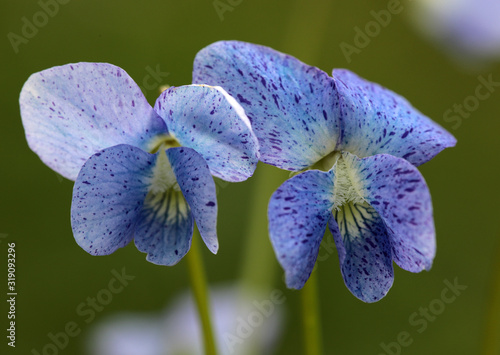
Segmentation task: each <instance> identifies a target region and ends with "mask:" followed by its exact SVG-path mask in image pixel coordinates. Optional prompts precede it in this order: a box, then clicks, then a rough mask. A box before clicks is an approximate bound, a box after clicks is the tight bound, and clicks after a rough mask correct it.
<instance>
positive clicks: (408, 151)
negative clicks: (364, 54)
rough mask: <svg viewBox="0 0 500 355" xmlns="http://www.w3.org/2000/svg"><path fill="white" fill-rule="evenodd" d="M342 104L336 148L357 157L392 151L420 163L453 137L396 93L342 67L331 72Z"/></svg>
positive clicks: (436, 152) (427, 159)
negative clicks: (338, 140)
mask: <svg viewBox="0 0 500 355" xmlns="http://www.w3.org/2000/svg"><path fill="white" fill-rule="evenodd" d="M333 78H334V80H335V83H336V88H337V90H338V93H339V100H340V106H341V108H340V109H341V120H342V121H341V126H342V135H341V144H340V146H339V150H345V151H348V152H351V153H353V154H355V155H357V156H358V157H367V156H371V155H375V154H382V153H386V154H391V155H394V156H396V157H400V158H403V159H406V160H408V161H409V162H410V163H412V164H413V165H416V166H418V165H420V164H423V163H425V162H427V161H429V160H430V159H432V158H433V157H434V156H435V155H436V154H438V153H439V152H440V151H442V150H443V149H444V148H447V147H453V146H454V145H455V143H456V139H455V138H454V137H453V136H452V135H451V134H450V133H448V132H447V131H446V130H445V129H444V128H442V127H441V126H439V125H438V124H437V123H435V122H433V121H432V120H430V119H429V118H428V117H426V116H424V115H423V114H421V113H420V112H419V111H417V110H416V109H415V108H413V107H412V106H411V104H410V103H409V102H408V101H407V100H406V99H404V98H403V97H401V96H399V95H398V94H396V93H394V92H392V91H390V90H388V89H386V88H384V87H382V86H380V85H378V84H375V83H372V82H369V81H367V80H365V79H362V78H360V77H359V76H357V75H356V74H354V73H352V72H350V71H349V70H345V69H336V70H334V71H333Z"/></svg>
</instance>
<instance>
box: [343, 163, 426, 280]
mask: <svg viewBox="0 0 500 355" xmlns="http://www.w3.org/2000/svg"><path fill="white" fill-rule="evenodd" d="M343 157H346V154H345V153H344V155H343ZM346 164H347V165H348V167H349V169H350V170H351V172H352V175H353V176H356V180H357V182H356V186H357V187H358V188H359V193H360V194H361V196H363V197H364V198H365V200H366V201H367V202H368V203H369V204H370V205H371V206H372V207H373V208H374V209H375V210H376V211H377V213H378V214H379V216H380V217H381V218H382V220H383V221H384V223H385V225H386V227H387V233H388V235H389V239H390V241H391V245H392V258H393V260H394V261H395V262H396V263H397V264H398V265H399V266H400V267H401V268H403V269H405V270H408V271H412V272H419V271H422V270H423V269H426V270H429V269H430V268H431V266H432V261H433V259H434V255H435V253H436V240H435V231H434V220H433V217H432V202H431V196H430V193H429V189H428V188H427V184H426V183H425V180H424V178H423V177H422V175H421V174H420V172H419V171H418V169H417V168H415V167H414V166H413V165H411V164H410V163H409V162H408V161H406V160H404V159H401V158H397V157H394V156H392V155H388V154H379V155H375V156H372V157H368V158H364V159H358V158H356V157H354V156H351V158H350V159H346Z"/></svg>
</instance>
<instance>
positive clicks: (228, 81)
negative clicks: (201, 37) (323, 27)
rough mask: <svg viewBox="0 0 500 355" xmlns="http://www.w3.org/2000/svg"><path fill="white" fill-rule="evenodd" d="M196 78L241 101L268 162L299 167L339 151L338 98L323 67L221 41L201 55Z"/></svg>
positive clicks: (195, 69) (258, 48) (309, 164)
mask: <svg viewBox="0 0 500 355" xmlns="http://www.w3.org/2000/svg"><path fill="white" fill-rule="evenodd" d="M193 82H194V83H204V84H209V85H220V86H222V87H223V88H224V89H225V90H227V92H228V93H229V94H230V95H231V96H233V97H234V98H235V99H236V100H238V102H239V103H240V104H241V105H242V106H243V108H244V109H245V112H246V114H247V115H248V117H249V118H250V121H251V122H252V127H253V129H254V131H255V134H256V135H257V137H258V138H259V143H260V152H261V160H262V161H263V162H265V163H267V164H271V165H275V166H277V167H279V168H282V169H287V170H294V171H298V170H302V169H304V168H306V167H309V166H311V165H313V164H314V163H316V162H317V161H319V160H320V159H321V158H323V157H324V156H326V155H327V154H329V153H330V152H332V151H333V150H334V149H335V146H336V143H337V139H338V135H339V132H340V130H339V122H338V111H339V105H338V98H337V95H336V91H335V87H334V86H335V84H334V81H333V79H332V78H331V77H330V76H328V74H326V73H325V72H323V71H321V70H319V69H318V68H315V67H311V66H308V65H306V64H304V63H302V62H300V61H299V60H297V59H295V58H293V57H291V56H289V55H286V54H283V53H280V52H277V51H275V50H273V49H271V48H268V47H264V46H259V45H254V44H250V43H244V42H237V41H228V42H216V43H213V44H211V45H209V46H208V47H206V48H204V49H202V50H201V51H200V52H198V54H197V55H196V58H195V61H194V69H193Z"/></svg>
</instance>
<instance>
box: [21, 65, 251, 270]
mask: <svg viewBox="0 0 500 355" xmlns="http://www.w3.org/2000/svg"><path fill="white" fill-rule="evenodd" d="M20 106H21V116H22V120H23V125H24V128H25V131H26V137H27V140H28V144H29V146H30V147H31V149H32V150H33V151H34V152H35V153H37V154H38V155H39V157H40V158H41V159H42V161H43V162H44V163H45V164H47V165H48V166H49V167H51V168H52V169H53V170H55V171H56V172H58V173H59V174H61V175H63V176H65V177H66V178H68V179H71V180H76V181H75V186H74V189H73V201H72V206H71V225H72V229H73V233H74V236H75V239H76V242H77V243H78V244H79V245H80V246H81V247H82V248H83V249H84V250H86V251H87V252H88V253H90V254H93V255H107V254H110V253H113V252H114V251H115V250H117V249H118V248H121V247H124V246H125V245H127V244H128V243H129V242H130V241H131V240H132V239H134V240H135V245H136V246H137V248H138V249H139V250H140V251H142V252H145V253H147V254H148V255H147V260H148V261H150V262H152V263H155V264H161V265H173V264H175V263H177V262H178V261H179V260H180V259H181V258H182V257H183V256H184V255H185V254H186V253H187V252H188V250H189V248H190V245H191V238H192V235H193V227H194V220H195V221H196V224H197V226H198V229H199V230H200V234H201V237H202V238H203V240H204V242H205V244H206V245H207V247H208V248H209V249H210V250H211V251H212V252H213V253H216V252H217V250H218V241H217V234H216V217H217V200H216V193H215V184H214V181H213V179H212V175H214V176H216V177H219V178H221V179H224V180H226V181H231V182H237V181H242V180H245V179H247V178H248V177H250V176H251V175H252V174H253V171H254V170H255V167H256V164H257V161H258V158H259V153H258V142H257V138H256V137H255V135H254V134H253V132H252V129H251V127H250V123H249V121H248V118H247V117H246V116H245V113H244V111H243V109H242V107H241V106H240V105H239V104H238V103H237V102H236V101H235V100H234V99H233V98H232V97H230V96H229V95H228V94H227V93H226V92H225V91H224V90H223V89H222V88H220V87H210V86H206V85H189V86H181V87H171V88H169V89H168V90H166V91H165V92H163V93H162V94H161V95H160V97H159V98H158V99H157V101H156V104H155V106H154V109H153V108H152V107H151V106H150V105H149V104H148V102H147V101H146V99H145V97H144V95H143V94H142V92H141V91H140V89H139V87H138V86H137V85H136V84H135V82H134V81H133V80H132V79H131V78H130V76H129V75H128V74H127V73H126V72H125V71H124V70H123V69H120V68H118V67H116V66H113V65H110V64H104V63H78V64H68V65H64V66H60V67H54V68H51V69H47V70H44V71H42V72H39V73H35V74H33V75H32V76H31V77H30V78H29V79H28V81H27V82H26V83H25V85H24V87H23V89H22V91H21V96H20Z"/></svg>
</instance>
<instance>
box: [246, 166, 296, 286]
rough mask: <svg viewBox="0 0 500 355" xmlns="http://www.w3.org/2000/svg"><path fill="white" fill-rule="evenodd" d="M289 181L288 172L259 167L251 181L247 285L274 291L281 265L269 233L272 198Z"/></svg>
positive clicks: (247, 242) (247, 239) (247, 237)
mask: <svg viewBox="0 0 500 355" xmlns="http://www.w3.org/2000/svg"><path fill="white" fill-rule="evenodd" d="M287 178H288V172H287V171H283V170H278V169H276V168H275V167H273V166H269V165H263V164H259V166H258V169H257V170H256V171H255V174H254V177H253V178H252V180H253V181H252V184H253V186H252V190H253V195H252V199H251V200H250V202H249V206H250V207H249V211H248V215H249V224H248V227H247V228H246V233H245V255H244V259H243V267H242V280H243V282H244V284H245V285H246V286H249V287H253V288H261V289H263V290H265V291H267V289H268V288H271V287H272V285H273V282H274V279H275V276H276V275H277V270H278V269H277V266H278V263H277V261H276V258H275V256H274V251H273V248H272V246H271V241H270V240H269V235H268V231H267V205H268V203H269V197H270V196H271V195H272V193H273V192H274V191H275V190H276V189H277V188H278V186H279V185H280V184H282V183H283V181H285V180H286V179H287Z"/></svg>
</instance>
